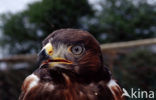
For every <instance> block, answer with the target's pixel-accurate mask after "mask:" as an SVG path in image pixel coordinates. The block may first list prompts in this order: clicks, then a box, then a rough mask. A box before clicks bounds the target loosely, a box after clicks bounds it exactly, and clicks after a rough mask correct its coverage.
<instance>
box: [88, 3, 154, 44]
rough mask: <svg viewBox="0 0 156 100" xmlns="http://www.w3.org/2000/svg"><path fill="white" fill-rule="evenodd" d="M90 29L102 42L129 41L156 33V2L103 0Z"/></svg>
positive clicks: (152, 35)
mask: <svg viewBox="0 0 156 100" xmlns="http://www.w3.org/2000/svg"><path fill="white" fill-rule="evenodd" d="M100 4H101V7H102V10H101V11H100V12H98V13H97V21H96V24H93V25H91V27H90V30H91V31H94V32H96V33H99V34H97V36H96V37H97V38H98V39H99V40H100V41H101V42H116V41H128V40H136V39H143V38H149V37H154V36H155V35H156V17H155V16H156V11H155V9H156V4H153V5H151V4H148V3H147V0H137V1H135V0H102V1H101V2H100Z"/></svg>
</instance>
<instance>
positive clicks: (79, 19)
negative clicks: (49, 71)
mask: <svg viewBox="0 0 156 100" xmlns="http://www.w3.org/2000/svg"><path fill="white" fill-rule="evenodd" d="M60 28H78V29H83V30H87V31H89V32H90V33H92V35H94V36H95V37H96V39H97V40H98V41H99V42H100V43H101V47H102V51H103V56H104V62H105V64H106V65H108V66H109V68H110V70H111V71H112V73H113V77H114V78H115V79H117V80H118V82H119V84H120V85H121V86H122V87H124V88H125V89H126V90H127V91H130V88H136V89H138V88H140V89H141V90H146V91H149V90H155V89H156V80H155V77H156V45H155V44H156V0H78V1H77V0H16V1H13V0H1V1H0V100H17V98H18V96H19V93H20V88H21V84H22V82H23V80H24V78H25V77H26V76H27V75H29V74H30V73H32V72H33V71H34V70H35V69H36V68H37V67H38V66H36V54H37V53H38V52H39V50H40V49H41V46H42V45H41V41H42V40H43V39H44V38H45V37H46V36H47V35H48V34H49V33H51V32H53V31H54V30H56V29H60ZM112 43H113V44H112ZM127 100H132V99H127ZM136 100H137V99H136ZM138 100H140V99H138ZM141 100H143V99H141ZM145 100H147V99H145ZM153 100H154V99H153Z"/></svg>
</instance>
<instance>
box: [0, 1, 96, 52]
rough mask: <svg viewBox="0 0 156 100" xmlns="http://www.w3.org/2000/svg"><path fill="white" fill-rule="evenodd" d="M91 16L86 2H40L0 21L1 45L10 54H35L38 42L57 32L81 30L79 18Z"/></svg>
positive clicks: (7, 15)
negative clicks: (7, 49) (1, 23)
mask: <svg viewBox="0 0 156 100" xmlns="http://www.w3.org/2000/svg"><path fill="white" fill-rule="evenodd" d="M90 15H93V10H92V9H91V7H90V5H89V4H88V2H87V0H79V2H77V1H75V0H42V1H40V2H35V3H33V4H30V5H29V6H28V9H27V10H25V11H23V12H21V13H17V14H5V15H3V17H1V19H2V22H3V25H2V26H1V29H2V32H3V34H4V36H3V39H1V40H2V42H3V44H4V45H6V44H9V45H11V46H9V47H10V50H9V51H10V52H11V53H28V52H36V50H37V51H38V49H40V47H41V41H42V40H43V39H44V38H45V37H46V36H47V35H48V34H49V33H51V32H52V31H54V30H56V29H59V28H67V27H71V28H82V25H83V23H80V20H81V18H82V17H87V16H90Z"/></svg>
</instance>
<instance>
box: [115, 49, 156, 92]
mask: <svg viewBox="0 0 156 100" xmlns="http://www.w3.org/2000/svg"><path fill="white" fill-rule="evenodd" d="M155 56H156V53H155V52H151V51H150V50H146V49H145V50H144V49H139V50H135V51H134V52H132V53H129V54H127V55H120V59H118V60H117V61H116V63H115V66H114V71H113V72H114V76H115V77H116V78H117V80H119V83H121V84H122V85H123V86H124V87H125V88H127V89H130V88H137V89H138V88H140V89H142V90H147V91H148V90H153V89H155V88H156V86H155V84H156V80H155V76H156V59H155Z"/></svg>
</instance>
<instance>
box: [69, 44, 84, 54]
mask: <svg viewBox="0 0 156 100" xmlns="http://www.w3.org/2000/svg"><path fill="white" fill-rule="evenodd" d="M71 52H72V53H73V54H75V55H80V54H81V53H82V52H83V47H82V46H80V45H76V46H73V47H71Z"/></svg>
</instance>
